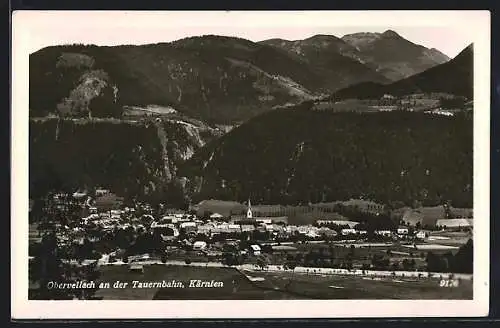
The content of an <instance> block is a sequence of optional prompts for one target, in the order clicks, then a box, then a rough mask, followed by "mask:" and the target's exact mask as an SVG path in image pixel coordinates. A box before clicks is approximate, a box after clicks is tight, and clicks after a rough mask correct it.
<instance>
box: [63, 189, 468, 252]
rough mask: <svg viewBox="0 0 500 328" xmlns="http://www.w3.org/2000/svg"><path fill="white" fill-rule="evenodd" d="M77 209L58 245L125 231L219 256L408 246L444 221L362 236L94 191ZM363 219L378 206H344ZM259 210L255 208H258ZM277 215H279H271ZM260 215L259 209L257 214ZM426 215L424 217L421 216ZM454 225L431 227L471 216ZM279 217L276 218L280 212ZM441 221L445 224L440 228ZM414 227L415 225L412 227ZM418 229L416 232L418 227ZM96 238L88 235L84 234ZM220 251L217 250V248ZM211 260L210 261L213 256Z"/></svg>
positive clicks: (407, 217)
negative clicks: (128, 201) (163, 206)
mask: <svg viewBox="0 0 500 328" xmlns="http://www.w3.org/2000/svg"><path fill="white" fill-rule="evenodd" d="M54 199H56V200H59V201H58V202H57V207H58V208H64V206H68V204H66V203H65V202H64V201H63V200H64V199H65V197H64V196H63V195H55V197H54ZM72 199H76V200H77V201H78V202H79V204H81V208H82V216H81V217H80V220H79V222H71V223H67V225H64V226H63V225H62V224H60V223H57V224H56V226H57V228H58V233H57V236H58V239H59V242H60V243H61V244H62V245H65V244H73V243H79V244H82V243H83V242H84V240H85V239H87V240H89V241H91V242H98V241H99V238H100V237H102V235H104V234H105V233H111V234H113V233H117V231H119V230H128V231H129V232H137V233H145V232H146V233H151V234H155V233H159V234H160V235H161V238H162V239H163V240H164V241H165V242H167V245H176V247H183V246H189V248H192V249H193V250H195V251H203V252H206V253H207V254H208V253H210V252H212V253H213V251H214V249H217V251H218V252H217V254H215V253H214V254H215V255H220V253H221V252H220V250H221V249H222V247H219V248H217V247H214V245H215V244H217V243H219V244H221V245H222V244H230V243H231V240H233V241H238V242H239V241H242V240H245V239H246V240H247V241H249V242H248V243H247V244H248V252H249V253H251V254H254V255H258V254H260V252H261V246H262V245H265V244H272V245H274V246H273V247H275V246H276V245H278V246H276V247H280V245H281V246H283V247H290V246H284V245H286V244H293V243H296V242H306V241H311V242H313V241H318V242H321V241H324V240H330V241H333V240H338V241H342V240H344V241H352V240H368V241H369V240H375V239H376V240H387V241H394V240H404V241H410V242H416V241H419V240H420V241H423V240H425V239H426V238H427V237H429V232H428V231H427V230H423V229H422V225H423V224H425V222H429V221H428V220H427V221H426V219H428V216H429V213H434V212H435V213H434V214H436V216H440V217H441V218H442V217H444V213H443V211H444V210H443V209H441V208H439V207H436V208H427V211H419V210H415V209H406V210H405V211H404V212H402V213H401V217H402V220H401V221H402V224H403V225H400V226H396V227H395V228H393V229H377V230H375V231H373V230H372V231H370V232H369V231H367V228H366V225H364V224H360V222H356V221H353V220H348V219H341V218H338V219H319V220H316V221H315V222H314V224H302V225H293V224H289V223H288V217H287V216H260V214H261V213H262V212H257V213H259V215H258V216H255V213H254V210H253V208H252V205H251V203H250V200H249V201H248V204H247V205H246V213H245V214H244V215H227V214H220V213H213V212H212V213H210V214H209V215H203V216H201V215H199V214H196V213H194V212H193V211H188V212H186V211H180V210H179V211H177V210H170V211H169V210H165V211H162V212H160V213H161V215H158V214H154V215H153V212H154V211H153V210H152V209H151V207H150V206H149V205H148V204H136V205H135V206H134V207H127V206H123V204H122V199H120V198H119V197H117V196H116V195H113V194H112V193H111V192H109V191H107V190H98V191H97V192H96V198H95V199H91V198H90V197H89V196H88V195H86V194H85V193H74V194H73V195H72ZM346 204H347V205H348V206H354V207H356V208H357V209H359V210H362V211H365V212H368V213H379V212H380V211H382V210H383V206H382V205H380V204H376V203H374V202H369V201H360V200H351V201H347V203H346ZM257 208H259V207H257ZM270 210H273V211H275V210H278V211H281V210H280V209H275V208H273V209H270ZM260 211H262V208H260ZM426 212H429V213H426ZM456 213H458V214H457V217H456V218H453V219H436V220H435V221H434V225H435V224H436V222H437V224H443V226H446V225H445V223H446V224H448V225H449V227H453V226H457V225H458V227H459V228H461V227H464V226H469V225H470V226H471V225H472V219H471V217H472V212H471V211H470V210H466V209H463V210H461V211H456ZM278 214H281V212H279V213H278ZM445 221H446V222H445ZM416 223H418V225H417V224H416ZM419 225H420V226H419ZM96 231H97V232H98V233H95V234H93V233H89V232H96ZM221 245H219V246H221ZM214 254H212V255H214Z"/></svg>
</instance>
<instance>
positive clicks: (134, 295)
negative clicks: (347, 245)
mask: <svg viewBox="0 0 500 328" xmlns="http://www.w3.org/2000/svg"><path fill="white" fill-rule="evenodd" d="M144 269H145V271H144V273H142V274H141V273H132V272H130V271H129V269H128V267H126V266H121V267H106V268H103V275H102V277H101V279H102V281H107V282H110V283H111V285H112V284H113V282H115V281H117V280H119V281H121V282H129V285H130V284H131V282H132V281H133V280H138V281H141V282H146V281H162V280H165V281H167V282H168V281H172V280H174V279H175V280H176V281H183V282H184V285H185V288H148V289H142V288H123V289H113V288H111V289H101V290H99V291H98V292H97V293H96V296H98V297H102V298H103V299H111V300H112V299H114V300H117V299H120V300H127V299H128V300H133V299H135V300H139V299H163V300H167V299H210V300H213V299H247V300H249V299H471V298H472V282H471V281H460V285H459V286H458V287H453V288H450V287H440V286H439V280H437V279H425V280H424V279H421V280H418V279H415V278H414V279H411V278H397V279H396V278H392V277H391V278H378V277H373V278H372V277H354V276H342V275H333V276H332V275H328V276H327V275H323V276H322V275H310V274H309V275H307V274H302V273H295V274H292V273H291V272H273V273H271V272H265V271H247V272H245V274H242V273H240V272H238V271H237V270H236V269H233V268H210V267H207V268H204V267H193V266H163V265H151V266H145V267H144ZM292 278H293V279H292ZM191 279H201V280H204V281H210V280H212V279H213V280H215V281H222V282H223V286H222V287H220V288H189V286H188V285H189V280H191Z"/></svg>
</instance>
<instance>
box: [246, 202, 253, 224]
mask: <svg viewBox="0 0 500 328" xmlns="http://www.w3.org/2000/svg"><path fill="white" fill-rule="evenodd" d="M252 218H253V214H252V204H250V198H249V199H248V209H247V219H252Z"/></svg>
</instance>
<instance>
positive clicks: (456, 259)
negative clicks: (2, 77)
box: [11, 11, 490, 317]
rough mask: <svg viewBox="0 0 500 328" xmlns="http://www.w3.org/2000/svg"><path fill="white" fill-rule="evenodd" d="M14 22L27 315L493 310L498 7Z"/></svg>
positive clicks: (15, 141) (16, 159)
mask: <svg viewBox="0 0 500 328" xmlns="http://www.w3.org/2000/svg"><path fill="white" fill-rule="evenodd" d="M465 22H468V23H465ZM16 23H17V25H16ZM13 24H14V25H13V69H12V72H13V73H12V74H13V77H12V78H13V99H14V100H13V109H12V113H13V114H12V115H13V121H12V122H13V123H12V129H13V137H12V151H13V159H12V167H13V170H14V169H15V172H14V171H13V180H12V192H13V210H12V218H11V222H12V226H13V230H12V238H13V239H12V240H13V244H12V247H13V251H12V252H13V253H12V254H13V259H12V266H13V269H12V270H13V272H14V273H16V275H15V276H16V278H15V279H14V281H13V284H15V285H16V294H17V295H16V299H15V300H13V304H14V305H16V304H18V305H19V306H18V309H19V312H18V313H24V314H27V315H31V316H32V315H34V314H33V313H35V312H36V313H38V314H37V317H39V316H43V313H44V311H48V312H50V313H52V314H51V315H55V314H54V313H55V312H54V311H57V309H56V308H57V307H58V305H57V304H59V303H60V304H61V307H60V308H59V310H61V311H63V309H69V308H70V307H71V306H73V305H74V306H77V307H84V306H87V304H89V306H90V305H91V306H92V307H93V309H94V310H93V311H95V312H93V313H96V315H103V316H106V315H107V314H106V313H105V310H104V309H103V308H101V309H99V308H100V307H103V306H104V305H106V306H108V305H109V304H115V303H112V302H111V303H109V302H108V301H129V302H119V304H123V306H122V305H120V307H121V309H119V308H118V306H115V307H114V308H112V311H111V312H113V315H116V314H117V313H118V315H124V316H127V315H131V313H132V312H134V311H135V314H136V315H137V313H136V312H137V311H145V312H148V311H150V312H151V311H153V310H151V309H153V308H155V306H156V307H157V309H158V310H157V312H156V313H155V314H144V316H148V315H152V316H155V317H160V316H162V315H163V316H167V317H197V316H198V317H203V316H223V314H221V313H222V312H221V311H224V310H226V312H224V313H226V314H229V312H231V311H230V308H234V311H235V312H234V313H235V314H234V315H236V316H240V317H242V316H243V317H255V316H262V315H264V316H270V317H273V316H275V315H276V316H299V317H301V316H302V317H311V316H323V317H325V316H330V315H331V316H343V315H345V316H349V317H352V316H378V315H379V314H380V315H382V314H384V315H387V314H389V315H390V314H391V313H392V314H393V315H399V316H411V315H420V316H424V315H430V316H438V315H439V314H440V313H441V312H440V311H443V313H444V314H450V313H451V314H453V313H454V314H456V315H462V314H464V315H469V316H473V315H474V314H476V315H482V314H486V313H487V310H488V309H487V302H488V280H489V278H488V277H489V272H488V270H489V269H488V268H489V246H488V241H489V220H490V217H489V111H490V108H489V72H488V70H489V60H490V58H489V42H490V39H489V33H490V32H489V31H490V26H489V13H488V12H483V11H463V12H454V11H441V12H439V11H429V12H428V13H427V12H425V11H420V12H411V11H408V12H397V13H396V12H390V11H378V12H368V11H366V12H364V11H360V12H334V11H331V12H329V11H324V12H279V11H276V12H231V11H229V12H202V11H199V12H168V11H164V12H162V11H158V12H91V11H89V12H57V11H53V12H50V11H45V12H43V11H40V12H38V11H31V12H22V11H21V12H19V11H18V12H16V13H15V14H14V16H13ZM17 82H19V83H18V84H16V83H17ZM13 297H14V296H13ZM213 300H218V301H228V303H220V304H227V305H226V306H222V307H220V306H215V307H216V309H214V310H213V312H210V313H209V310H207V309H201V305H199V304H209V305H210V304H213V303H211V302H208V301H213ZM256 300H258V301H259V302H258V303H255V302H252V301H256ZM353 300H357V301H361V302H362V303H359V304H363V305H362V306H356V307H357V308H352V307H353V305H352V303H348V302H349V301H353ZM401 300H405V301H409V300H411V301H414V302H415V303H414V305H412V304H413V302H412V303H407V302H406V303H398V301H401ZM39 301H59V303H53V302H52V303H50V304H54V305H50V306H46V305H41V304H44V303H43V302H42V303H40V302H39ZM135 301H149V302H148V303H146V305H144V302H142V303H136V302H135ZM162 301H172V302H173V301H175V303H165V304H177V305H176V307H175V308H173V307H163V308H162V307H161V306H159V305H157V304H162ZM193 301H196V302H193ZM203 301H205V303H203ZM268 301H272V302H268ZM326 301H328V302H332V303H325V302H326ZM386 301H391V303H383V302H386ZM199 302H202V303H199ZM309 302H310V303H309ZM454 302H455V303H454ZM20 304H23V305H22V306H21V305H20ZM29 304H32V305H29ZM36 304H39V305H36ZM101 304H102V305H101ZM127 304H129V305H127ZM133 304H136V305H133ZM137 304H142V305H140V306H138V305H137ZM216 304H219V303H216ZM245 304H249V305H248V307H246V305H245ZM271 304H272V305H271ZM315 304H316V305H315ZM328 304H331V305H328ZM347 304H350V305H347ZM383 304H391V305H390V306H387V305H385V306H384V305H383ZM398 304H399V305H398ZM403 304H404V305H403ZM419 304H420V305H419ZM28 305H29V306H28ZM109 306H112V305H109ZM28 307H29V308H36V311H35V312H30V313H25V312H27V310H26V309H27V308H28ZM50 307H52V308H50ZM212 307H214V305H212ZM224 307H226V308H224ZM377 309H379V310H377ZM75 311H76V310H75ZM89 311H90V310H85V311H83V312H85V313H86V315H87V316H89V315H90V313H91V312H89ZM161 311H163V312H161ZM165 311H167V312H165ZM176 311H179V312H176ZM301 311H302V312H301ZM307 311H310V312H307ZM391 311H393V312H391ZM48 312H47V313H48ZM64 312H65V313H63V314H62V315H63V316H65V317H75V316H76V317H77V316H78V315H79V314H81V313H83V312H74V313H72V314H69V313H68V312H67V311H66V310H64ZM97 313H98V314H97ZM120 313H121V314H120ZM148 313H149V312H148ZM214 313H215V314H214ZM231 315H232V314H231Z"/></svg>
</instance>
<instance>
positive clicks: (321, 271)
mask: <svg viewBox="0 0 500 328" xmlns="http://www.w3.org/2000/svg"><path fill="white" fill-rule="evenodd" d="M133 263H141V264H143V265H152V264H160V265H179V266H194V267H211V268H214V267H215V268H223V267H228V266H227V265H224V264H222V263H220V262H192V263H190V264H186V262H184V261H173V260H169V261H166V262H165V263H163V262H161V261H160V260H143V261H140V262H133ZM98 265H128V263H124V262H121V261H117V262H114V263H103V262H101V261H100V262H99V264H98ZM231 267H233V268H236V269H237V270H239V271H249V272H291V270H283V266H281V265H269V266H267V268H265V269H264V270H262V269H261V268H259V267H258V266H257V265H255V264H241V265H235V266H231ZM295 273H299V274H310V275H352V276H362V277H394V276H395V277H413V278H418V277H419V275H420V277H421V278H435V279H448V278H449V277H450V276H451V275H453V277H454V279H462V280H472V274H463V273H443V272H416V271H375V270H364V271H363V270H347V269H332V268H312V267H296V268H295Z"/></svg>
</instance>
